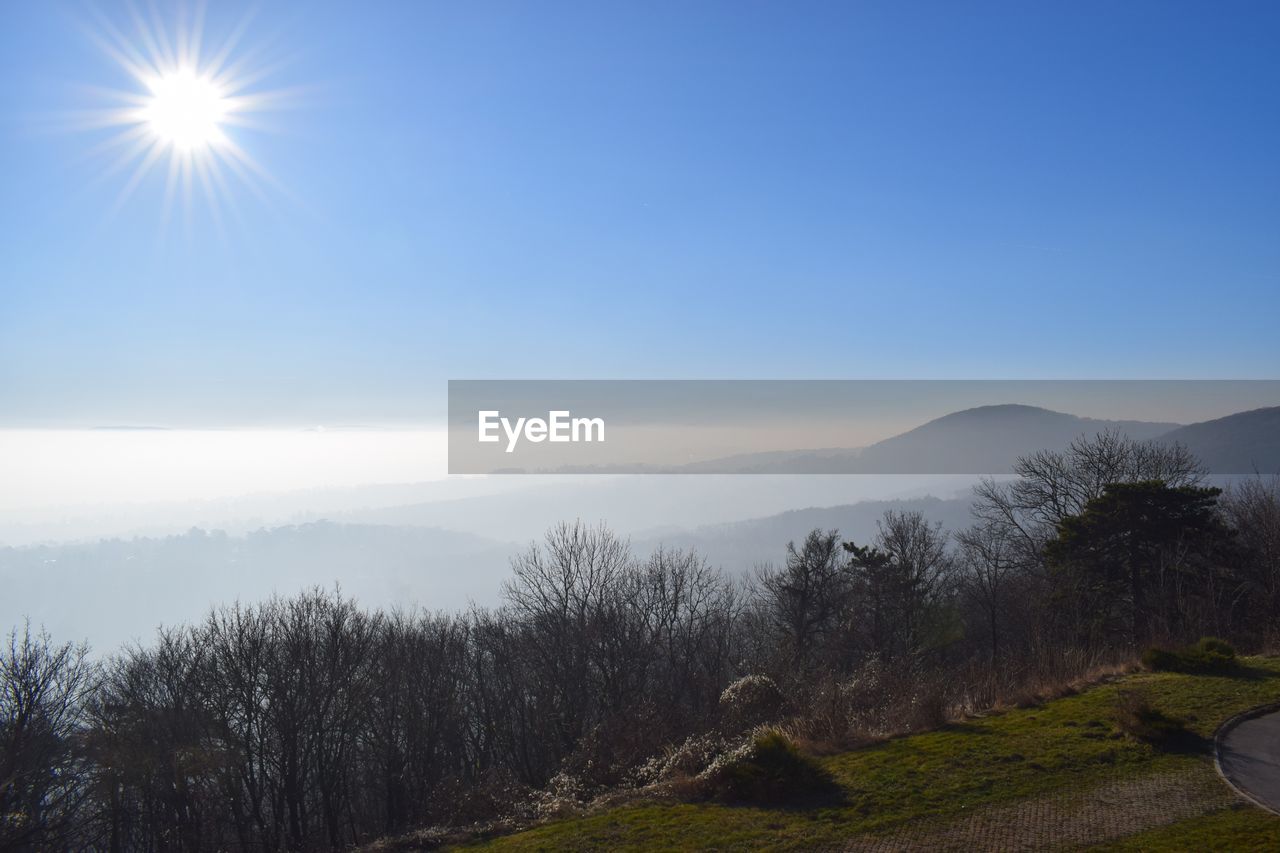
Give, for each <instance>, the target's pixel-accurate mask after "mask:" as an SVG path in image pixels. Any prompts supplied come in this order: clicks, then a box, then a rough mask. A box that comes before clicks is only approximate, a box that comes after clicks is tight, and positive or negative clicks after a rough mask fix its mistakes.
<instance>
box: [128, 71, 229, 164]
mask: <svg viewBox="0 0 1280 853" xmlns="http://www.w3.org/2000/svg"><path fill="white" fill-rule="evenodd" d="M148 88H149V89H150V90H151V98H150V100H149V101H148V103H147V105H146V106H145V107H143V116H144V117H145V119H146V122H147V124H148V126H149V127H150V129H151V132H152V133H153V134H155V136H156V137H157V138H159V139H161V140H163V141H164V142H166V143H168V144H169V145H172V146H174V147H175V148H181V149H186V150H190V149H193V148H201V147H204V146H208V145H215V144H217V143H218V142H219V141H220V140H222V139H225V138H226V137H225V135H224V134H223V132H222V125H221V122H222V120H223V119H224V118H225V117H226V115H227V112H228V110H229V104H228V103H227V99H226V97H225V96H224V95H223V94H222V92H221V91H219V89H218V87H217V85H216V84H215V83H214V82H213V81H212V80H210V79H208V78H207V77H201V76H199V75H197V74H196V73H195V72H194V71H192V70H190V69H185V68H184V69H181V70H179V71H175V72H171V73H169V74H164V75H161V76H159V77H156V78H155V79H153V80H152V81H150V83H148Z"/></svg>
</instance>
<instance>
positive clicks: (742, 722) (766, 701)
mask: <svg viewBox="0 0 1280 853" xmlns="http://www.w3.org/2000/svg"><path fill="white" fill-rule="evenodd" d="M786 704H787V697H786V696H784V695H783V693H782V691H781V690H780V689H779V688H778V685H777V684H776V683H775V682H774V680H773V679H772V678H769V677H768V676H767V675H747V676H743V677H742V678H739V679H738V680H737V681H735V682H733V683H732V684H730V685H729V686H728V687H726V688H725V689H724V692H722V693H721V694H720V725H721V727H722V728H723V729H724V731H726V732H742V731H746V730H747V729H750V728H754V727H755V726H759V725H763V724H764V723H772V722H777V720H778V719H779V717H781V715H782V712H783V709H784V708H785V707H786Z"/></svg>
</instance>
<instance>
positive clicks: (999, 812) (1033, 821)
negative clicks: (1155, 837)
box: [845, 771, 1241, 853]
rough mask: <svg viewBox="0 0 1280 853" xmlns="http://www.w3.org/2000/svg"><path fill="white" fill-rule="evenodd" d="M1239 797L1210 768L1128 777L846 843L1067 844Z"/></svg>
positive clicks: (860, 851)
mask: <svg viewBox="0 0 1280 853" xmlns="http://www.w3.org/2000/svg"><path fill="white" fill-rule="evenodd" d="M1239 802H1241V800H1240V798H1238V797H1237V796H1236V795H1235V794H1234V793H1233V792H1232V791H1231V790H1230V789H1229V788H1228V787H1227V786H1226V785H1224V784H1222V782H1221V781H1220V780H1219V779H1218V778H1217V776H1216V774H1214V773H1213V772H1212V771H1208V772H1207V773H1204V774H1201V773H1194V774H1187V773H1161V774H1155V775H1148V776H1137V777H1132V776H1131V777H1127V778H1117V779H1115V780H1112V781H1109V782H1105V783H1103V784H1101V785H1098V786H1095V787H1093V788H1091V789H1086V790H1083V791H1062V792H1059V793H1054V794H1047V795H1041V796H1038V797H1032V798H1030V799H1026V800H1020V801H1017V802H1013V803H1007V804H1002V805H998V806H990V807H987V808H984V809H978V810H975V811H974V812H973V813H972V814H969V815H964V816H961V817H956V818H951V819H949V820H947V821H945V822H931V823H927V824H921V823H913V824H909V825H906V826H903V827H901V828H899V829H897V830H894V831H891V832H889V833H887V834H880V835H876V836H861V837H859V838H856V839H854V840H853V842H852V843H851V844H849V845H848V846H847V847H846V848H845V849H846V850H849V851H856V852H857V853H864V852H865V853H896V851H913V850H920V851H923V850H928V851H948V853H950V851H955V853H961V851H963V853H971V851H1002V853H1003V852H1004V851H1010V853H1012V851H1024V850H1025V851H1035V850H1069V849H1073V848H1081V847H1087V846H1090V845H1094V844H1100V843H1102V842H1106V841H1114V840H1116V839H1119V838H1123V837H1125V836H1127V835H1132V834H1134V833H1136V832H1141V831H1143V830H1146V829H1152V828H1154V827H1157V826H1163V825H1165V824H1169V823H1174V822H1175V821H1180V820H1186V819H1187V818H1192V817H1197V816H1199V815H1202V814H1207V813H1209V812H1213V811H1218V810H1220V809H1224V808H1227V807H1229V806H1231V805H1233V804H1235V803H1239Z"/></svg>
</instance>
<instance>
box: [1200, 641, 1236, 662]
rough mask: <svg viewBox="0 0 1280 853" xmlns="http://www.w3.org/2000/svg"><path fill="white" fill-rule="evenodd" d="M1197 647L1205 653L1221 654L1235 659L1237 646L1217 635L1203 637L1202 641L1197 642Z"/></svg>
mask: <svg viewBox="0 0 1280 853" xmlns="http://www.w3.org/2000/svg"><path fill="white" fill-rule="evenodd" d="M1196 648H1197V649H1199V650H1200V651H1202V652H1204V653H1205V654H1216V655H1221V656H1222V657H1225V658H1231V659H1232V660H1235V657H1236V650H1235V647H1234V646H1232V645H1231V644H1230V643H1228V642H1227V641H1226V640H1220V639H1218V638H1217V637H1201V638H1200V642H1198V643H1196Z"/></svg>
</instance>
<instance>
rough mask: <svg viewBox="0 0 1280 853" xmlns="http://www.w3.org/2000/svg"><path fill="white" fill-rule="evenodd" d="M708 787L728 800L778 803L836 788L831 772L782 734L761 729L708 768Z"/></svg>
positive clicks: (757, 803)
mask: <svg viewBox="0 0 1280 853" xmlns="http://www.w3.org/2000/svg"><path fill="white" fill-rule="evenodd" d="M704 778H705V781H706V783H707V785H708V791H709V793H711V794H712V795H716V796H718V797H719V798H720V799H723V800H727V801H729V802H739V803H752V804H756V805H777V804H780V803H788V802H795V801H797V800H804V799H809V798H812V797H815V796H822V795H830V794H832V793H834V792H835V791H837V790H838V787H837V786H836V784H835V782H834V781H833V780H832V778H831V776H830V774H828V773H827V771H826V770H824V769H823V768H822V766H821V765H820V764H818V762H817V761H815V760H814V759H813V758H811V757H809V756H807V755H805V754H804V753H802V752H801V751H800V750H799V748H797V747H796V745H795V744H794V743H793V742H792V741H791V740H790V739H789V738H788V737H787V736H786V735H784V734H782V733H781V732H778V731H772V730H770V731H762V732H759V733H758V734H756V735H755V737H753V738H752V739H751V740H750V741H748V742H747V743H746V744H744V745H743V746H742V747H741V748H739V749H737V750H735V751H734V752H732V753H729V754H728V755H725V756H723V757H722V758H721V759H720V760H719V761H717V762H716V763H715V764H714V765H712V766H711V767H710V768H708V769H707V771H706V773H705V774H704Z"/></svg>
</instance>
